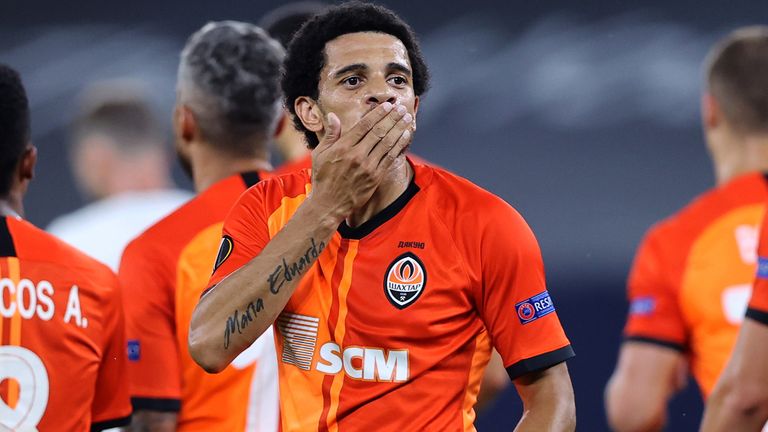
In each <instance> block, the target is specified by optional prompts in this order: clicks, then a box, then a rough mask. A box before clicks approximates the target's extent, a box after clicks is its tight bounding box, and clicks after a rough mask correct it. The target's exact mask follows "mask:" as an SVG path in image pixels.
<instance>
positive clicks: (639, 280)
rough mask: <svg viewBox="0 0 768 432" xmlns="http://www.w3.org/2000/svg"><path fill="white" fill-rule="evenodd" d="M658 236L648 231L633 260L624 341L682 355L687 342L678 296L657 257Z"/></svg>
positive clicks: (659, 257) (659, 255) (660, 250)
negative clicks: (656, 346) (654, 346)
mask: <svg viewBox="0 0 768 432" xmlns="http://www.w3.org/2000/svg"><path fill="white" fill-rule="evenodd" d="M660 237H661V236H660V234H659V232H658V231H656V230H652V231H651V232H650V233H649V234H648V235H647V236H646V237H645V239H644V240H643V242H642V244H641V245H640V248H639V249H638V251H637V255H636V256H635V261H634V263H633V265H632V270H631V271H630V274H629V280H628V282H627V290H628V297H629V314H628V318H627V324H626V326H625V328H624V336H625V339H626V340H629V341H636V342H647V343H653V344H656V345H660V346H665V347H668V348H672V349H675V350H678V351H684V350H685V345H686V342H687V340H686V339H687V338H686V335H687V332H686V327H685V321H684V320H683V316H682V312H681V309H680V304H679V302H678V292H677V290H676V289H675V286H674V284H673V283H672V282H671V281H670V279H669V278H670V276H669V275H670V272H668V271H667V270H665V269H666V267H665V265H664V263H665V262H667V261H668V259H665V258H664V257H662V256H661V252H662V250H663V246H662V245H661V244H660Z"/></svg>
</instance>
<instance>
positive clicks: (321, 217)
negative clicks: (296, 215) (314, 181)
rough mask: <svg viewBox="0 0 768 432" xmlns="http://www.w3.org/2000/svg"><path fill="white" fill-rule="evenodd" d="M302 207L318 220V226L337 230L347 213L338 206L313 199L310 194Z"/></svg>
mask: <svg viewBox="0 0 768 432" xmlns="http://www.w3.org/2000/svg"><path fill="white" fill-rule="evenodd" d="M301 207H302V208H303V209H304V210H305V211H306V212H307V213H308V216H309V217H310V218H311V219H312V220H314V221H316V222H317V224H318V226H320V227H322V228H328V229H331V230H335V229H336V228H337V227H338V226H339V224H340V223H341V222H342V221H343V220H344V218H345V217H346V215H345V214H344V213H343V212H342V211H341V210H340V209H339V208H338V206H333V205H326V204H323V203H321V202H319V201H318V200H316V199H313V197H312V195H311V194H310V195H309V197H307V199H306V201H304V203H303V204H302V205H301Z"/></svg>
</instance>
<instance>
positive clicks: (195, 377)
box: [119, 173, 278, 432]
mask: <svg viewBox="0 0 768 432" xmlns="http://www.w3.org/2000/svg"><path fill="white" fill-rule="evenodd" d="M259 176H262V177H263V176H265V174H264V173H258V174H257V173H245V174H241V175H235V176H231V177H228V178H226V179H224V180H221V181H220V182H218V183H216V184H214V185H212V186H211V187H210V188H208V189H207V190H205V191H203V192H202V193H200V194H199V195H197V196H196V197H195V198H193V199H191V200H190V201H189V202H188V203H186V204H185V205H183V206H182V207H180V208H179V209H178V210H176V211H174V212H173V213H171V214H170V215H168V216H167V217H165V218H164V219H162V220H160V221H159V222H158V223H156V224H155V225H153V226H152V227H150V228H149V229H148V230H147V231H145V232H144V233H143V234H141V235H140V236H139V237H137V238H136V239H134V240H133V241H132V242H131V243H130V244H129V245H128V247H127V248H126V250H125V252H124V254H123V258H122V262H121V264H120V272H119V277H120V281H121V283H122V285H123V286H124V287H125V290H124V293H125V309H126V328H127V339H128V359H129V362H128V365H129V372H130V373H129V377H130V389H131V399H132V402H133V407H134V409H135V410H142V409H146V410H156V411H178V412H179V414H178V429H177V430H178V431H192V430H194V431H202V430H206V431H207V430H211V431H213V430H216V431H243V430H259V429H262V428H267V427H266V426H259V425H263V424H264V423H263V422H264V421H267V420H268V418H271V419H272V424H276V423H277V416H278V404H277V393H276V388H277V383H276V377H275V374H276V371H275V368H276V366H274V367H272V368H269V367H268V365H269V361H270V360H271V362H272V363H273V364H274V362H275V360H274V356H275V354H274V347H273V343H272V340H271V339H270V338H269V337H267V338H264V340H266V341H267V342H268V345H269V346H270V347H272V348H271V349H268V347H267V349H263V350H261V348H264V347H261V346H254V347H252V350H251V351H249V354H246V355H244V356H241V357H240V358H239V359H238V360H237V361H235V362H234V363H233V365H231V366H229V367H228V368H227V369H226V370H224V371H223V372H222V373H220V374H217V375H210V374H207V373H206V372H205V371H203V370H202V369H201V368H200V367H199V366H198V365H197V364H196V363H195V362H194V361H193V360H192V358H191V356H190V355H189V350H188V349H187V336H188V334H189V322H190V320H191V316H192V311H193V309H194V307H195V305H196V304H197V301H198V299H199V298H200V294H201V293H202V291H203V289H204V288H205V287H206V286H207V283H208V279H209V278H210V276H211V272H212V271H213V265H214V261H215V260H216V252H217V250H218V247H219V243H220V239H221V229H222V223H223V221H224V217H225V216H226V214H227V213H228V212H229V209H230V207H231V206H232V204H234V203H235V201H236V200H237V198H238V197H239V196H240V194H242V193H243V192H244V191H245V190H246V189H247V188H248V187H249V186H251V185H253V184H255V183H256V182H258V180H259ZM258 350H261V352H257V351H258ZM248 355H250V357H247V356H248ZM261 359H265V361H261ZM261 372H265V373H267V374H268V375H269V376H262V375H261ZM259 378H261V379H266V380H270V379H271V380H272V381H273V385H272V389H274V391H273V392H271V393H270V391H269V390H270V386H268V385H264V384H263V382H262V383H260V382H257V381H256V380H257V379H259ZM257 387H258V388H257ZM270 406H271V409H270ZM256 417H259V418H256ZM261 417H264V418H261ZM260 418H261V419H260ZM267 432H269V431H267Z"/></svg>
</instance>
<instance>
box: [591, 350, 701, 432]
mask: <svg viewBox="0 0 768 432" xmlns="http://www.w3.org/2000/svg"><path fill="white" fill-rule="evenodd" d="M685 371H686V367H685V359H684V357H683V355H682V353H680V352H678V351H676V350H674V349H671V348H667V347H663V346H660V345H654V344H649V343H644V342H625V343H624V345H623V346H622V347H621V351H620V352H619V363H618V365H617V366H616V370H615V371H614V373H613V376H612V377H611V379H610V380H609V381H608V385H607V387H606V391H605V405H606V413H607V415H608V424H609V425H610V427H611V429H612V430H614V431H617V432H647V431H660V430H662V428H663V427H664V424H665V423H666V416H667V413H666V411H667V401H669V399H670V398H671V397H672V396H673V395H674V394H675V393H676V392H677V391H679V390H680V388H682V386H683V384H684V383H685Z"/></svg>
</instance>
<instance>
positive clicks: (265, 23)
mask: <svg viewBox="0 0 768 432" xmlns="http://www.w3.org/2000/svg"><path fill="white" fill-rule="evenodd" d="M327 7H328V5H327V4H325V3H322V2H312V1H307V2H296V3H288V4H285V5H282V6H280V7H278V8H275V9H273V10H271V11H269V12H267V13H266V14H265V15H264V17H262V19H261V20H259V22H258V26H259V27H261V28H263V29H264V30H265V31H266V32H267V33H268V34H269V36H271V37H272V38H273V39H275V40H277V41H278V42H280V44H281V45H282V46H283V47H284V48H285V47H287V46H288V44H289V43H290V42H291V38H293V35H294V33H296V31H298V30H299V28H301V25H302V24H304V22H306V21H307V20H308V19H309V18H312V17H313V16H315V15H317V14H318V13H320V12H322V11H324V10H325V9H326V8H327ZM274 140H275V150H277V152H278V153H279V155H280V157H281V158H282V164H281V165H280V167H279V168H278V169H279V170H280V172H286V173H288V172H293V171H296V170H299V169H302V168H311V166H312V159H311V158H310V157H309V148H308V147H307V142H306V140H305V139H304V134H303V133H301V132H300V131H299V130H297V129H296V128H295V127H293V122H292V121H291V113H290V112H289V111H288V110H287V109H286V110H285V113H284V115H283V117H282V118H281V119H280V123H279V124H278V127H277V130H276V131H275V138H274Z"/></svg>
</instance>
